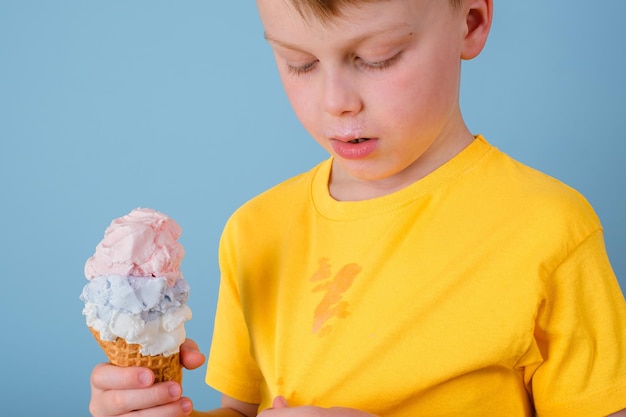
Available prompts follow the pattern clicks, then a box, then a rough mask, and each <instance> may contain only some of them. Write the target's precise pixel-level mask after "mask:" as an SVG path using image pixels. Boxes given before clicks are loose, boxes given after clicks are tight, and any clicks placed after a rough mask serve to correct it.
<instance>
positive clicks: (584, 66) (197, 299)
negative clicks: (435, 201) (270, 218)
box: [0, 0, 626, 417]
mask: <svg viewBox="0 0 626 417" xmlns="http://www.w3.org/2000/svg"><path fill="white" fill-rule="evenodd" d="M496 3H497V4H496V11H495V21H494V25H493V30H492V34H491V38H490V40H489V42H488V45H487V47H486V49H485V51H484V53H483V54H482V55H481V56H480V57H479V58H478V59H476V60H474V61H470V62H467V63H465V64H464V71H465V72H464V80H463V82H464V86H463V90H462V107H463V110H464V112H465V116H466V120H467V123H468V124H469V125H470V127H471V129H472V130H473V131H474V132H476V133H483V134H485V135H486V137H487V139H488V140H489V141H490V142H491V143H493V144H495V145H496V146H498V147H500V148H501V149H503V150H505V151H506V152H508V153H510V154H511V155H513V156H514V157H516V158H517V159H519V160H521V161H522V162H525V163H527V164H529V165H531V166H533V167H536V168H538V169H541V170H543V171H545V172H547V173H548V174H551V175H553V176H555V177H557V178H559V179H560V180H562V181H564V182H566V183H568V184H570V185H572V186H573V187H575V188H577V189H578V190H580V191H581V192H582V193H583V194H585V195H586V197H587V198H588V199H589V201H590V202H591V203H592V205H593V206H594V207H595V209H596V211H597V213H598V214H599V216H600V218H601V220H602V222H603V223H604V226H605V228H606V242H607V247H608V251H609V255H610V257H611V259H612V262H613V265H614V268H615V271H616V273H617V275H618V277H620V284H621V285H622V288H626V281H625V280H626V259H625V257H624V253H625V250H626V223H625V220H624V219H625V217H624V213H625V212H626V197H625V193H624V191H625V189H624V180H625V179H626V169H625V168H624V162H623V161H622V160H621V159H622V158H623V156H624V154H625V153H624V150H625V145H624V140H625V139H626V138H625V137H624V129H625V127H626V126H625V123H626V117H625V103H626V82H625V77H624V67H625V61H624V60H625V57H626V47H625V45H626V42H624V41H625V40H626V39H625V36H624V32H623V21H622V20H623V16H624V15H626V2H624V1H623V0H607V1H602V2H595V3H593V4H591V5H590V4H589V3H587V2H582V1H580V2H579V1H575V2H573V3H567V4H566V3H564V2H553V1H552V2H550V1H544V0H526V1H496ZM325 157H326V155H325V154H324V153H323V151H322V150H321V149H318V146H317V145H316V144H315V143H314V141H313V140H311V139H310V138H308V137H307V134H306V133H305V132H304V131H303V129H302V128H301V127H300V125H299V124H298V122H297V120H296V119H295V118H294V116H293V114H292V112H291V110H290V108H289V105H288V103H287V101H286V99H285V96H284V93H283V92H282V87H281V86H280V83H279V80H278V78H277V75H276V73H275V68H274V62H273V58H272V56H271V53H270V50H269V47H268V46H267V45H266V44H265V42H264V40H263V36H262V27H261V25H260V22H259V21H258V17H257V14H256V9H255V5H254V2H252V1H220V2H217V1H208V0H204V1H201V0H188V1H176V2H175V1H161V0H150V1H148V0H133V1H121V0H107V1H89V0H63V1H61V0H59V1H44V0H14V1H11V0H0V192H1V197H0V201H1V202H0V266H1V267H2V269H1V273H2V276H3V278H4V279H6V283H5V287H4V290H3V291H2V300H1V301H0V325H1V327H0V331H1V332H2V343H1V344H0V346H1V347H0V349H1V351H0V354H1V356H2V357H3V361H4V365H3V367H2V369H3V373H2V377H1V378H0V404H2V405H1V406H0V409H1V410H2V415H11V416H17V417H19V416H34V415H47V416H87V415H88V411H87V404H88V399H89V375H90V372H91V368H92V367H93V365H94V364H96V363H97V362H100V361H104V360H105V357H104V355H103V353H102V352H101V351H100V349H99V347H98V346H97V345H96V343H95V342H94V341H93V340H92V336H91V334H90V333H89V331H88V330H87V328H86V326H85V324H84V318H83V316H82V315H81V309H82V303H81V302H80V301H79V299H78V296H79V294H80V291H81V289H82V286H83V285H84V283H85V282H86V281H85V280H84V277H83V264H84V261H85V260H86V258H87V257H89V256H90V255H91V254H92V253H93V251H94V248H95V246H96V244H97V243H98V241H99V240H100V238H101V237H102V234H103V231H104V229H105V227H106V226H107V225H108V224H109V222H110V221H111V220H112V219H113V218H115V217H118V216H121V215H124V214H126V213H127V212H129V211H130V210H131V209H133V208H135V207H138V206H143V207H153V208H156V209H158V210H160V211H163V212H165V213H167V214H169V215H170V216H172V217H173V218H175V219H176V220H177V221H178V222H179V223H180V224H181V226H182V227H183V230H184V233H183V237H182V239H181V240H182V243H183V244H184V245H185V247H186V250H187V256H186V258H185V260H184V262H183V267H184V272H185V276H186V278H187V280H188V281H189V283H190V285H191V286H192V295H191V298H190V306H191V307H192V309H193V312H194V318H193V319H192V320H191V321H190V322H189V323H188V325H187V329H188V334H189V335H190V336H191V337H193V338H195V339H196V340H197V341H198V342H199V344H200V346H201V347H202V349H203V350H204V351H208V348H209V344H210V339H211V332H212V321H213V310H214V308H215V299H216V289H217V283H218V268H217V263H216V251H217V244H218V239H219V235H220V232H221V229H222V227H223V224H224V222H225V221H226V219H227V217H228V216H229V214H230V213H231V212H232V211H233V210H234V209H235V208H236V207H237V206H239V205H240V204H241V203H243V202H244V201H245V200H247V199H249V198H250V197H252V196H254V195H255V194H257V193H259V192H261V191H262V190H264V189H266V188H268V187H270V186H271V185H273V184H275V183H277V182H279V181H281V180H283V179H286V178H287V177H290V176H292V175H294V174H296V173H299V172H301V171H303V170H306V169H308V168H309V167H311V166H312V165H313V164H315V163H316V162H318V161H319V160H320V159H322V158H325ZM203 374H204V367H203V368H202V369H201V370H199V371H196V372H188V373H186V375H185V390H186V393H187V395H190V396H191V397H192V398H193V399H194V401H195V403H196V406H197V407H198V408H200V409H207V408H210V407H214V406H216V405H217V399H218V396H217V394H216V393H215V392H213V391H212V390H211V389H209V388H207V387H206V386H205V385H204V383H203V376H204V375H203Z"/></svg>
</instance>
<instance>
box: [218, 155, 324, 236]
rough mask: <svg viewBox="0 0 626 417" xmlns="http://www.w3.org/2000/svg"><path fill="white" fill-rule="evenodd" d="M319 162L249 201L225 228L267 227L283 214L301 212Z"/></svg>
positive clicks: (282, 216) (304, 206)
mask: <svg viewBox="0 0 626 417" xmlns="http://www.w3.org/2000/svg"><path fill="white" fill-rule="evenodd" d="M326 163H328V161H323V162H321V163H320V164H318V165H316V166H315V167H313V168H312V169H310V170H309V171H307V172H304V173H301V174H298V175H296V176H293V177H291V178H289V179H287V180H285V181H283V182H281V183H279V184H277V185H275V186H273V187H271V188H269V189H267V190H265V191H264V192H262V193H260V194H258V195H257V196H255V197H253V198H251V199H250V200H248V201H247V202H245V203H244V204H242V205H241V206H240V207H239V208H238V209H237V210H235V212H234V213H233V214H232V215H231V217H230V218H229V220H228V222H227V224H226V228H227V229H228V228H232V227H235V226H237V227H254V228H255V229H256V230H259V228H262V227H263V225H267V226H271V225H272V224H275V223H276V222H278V221H280V219H282V218H284V217H285V216H286V215H287V214H290V213H293V212H294V211H298V210H303V208H306V207H307V205H308V204H309V201H310V192H311V184H312V181H313V178H314V177H315V175H316V174H317V173H318V171H319V170H320V168H321V167H322V166H323V165H324V164H326Z"/></svg>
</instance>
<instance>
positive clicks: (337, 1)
mask: <svg viewBox="0 0 626 417" xmlns="http://www.w3.org/2000/svg"><path fill="white" fill-rule="evenodd" d="M287 1H288V2H289V3H291V5H292V6H293V7H294V8H295V9H296V10H297V11H298V13H300V15H302V16H303V17H306V16H312V17H315V18H317V19H319V20H321V21H324V22H327V21H329V20H332V19H333V18H337V17H340V16H341V14H342V9H344V8H345V7H347V6H354V5H358V4H360V3H373V2H376V1H382V0H287ZM435 1H441V0H435ZM448 1H449V2H450V5H451V6H452V7H454V8H455V9H458V8H459V7H461V4H462V3H463V0H448Z"/></svg>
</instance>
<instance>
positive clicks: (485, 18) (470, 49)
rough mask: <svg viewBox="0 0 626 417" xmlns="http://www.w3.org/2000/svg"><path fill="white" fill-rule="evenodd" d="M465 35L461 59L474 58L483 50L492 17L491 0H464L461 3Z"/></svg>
mask: <svg viewBox="0 0 626 417" xmlns="http://www.w3.org/2000/svg"><path fill="white" fill-rule="evenodd" d="M462 13H463V15H464V16H465V36H464V38H463V46H462V49H461V58H462V59H472V58H476V57H477V56H478V54H479V53H480V52H481V51H482V50H483V47H484V46H485V43H486V42H487V36H488V35H489V29H491V21H492V19H493V0H466V1H465V2H464V4H463V10H462Z"/></svg>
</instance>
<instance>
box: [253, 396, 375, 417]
mask: <svg viewBox="0 0 626 417" xmlns="http://www.w3.org/2000/svg"><path fill="white" fill-rule="evenodd" d="M289 416H292V417H376V416H374V415H373V414H370V413H366V412H365V411H359V410H355V409H353V408H343V407H333V408H321V407H313V406H305V407H289V405H288V404H287V401H286V400H285V398H283V397H276V398H275V399H274V403H273V405H272V408H269V409H267V410H264V411H262V412H261V413H260V414H259V417H289Z"/></svg>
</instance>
